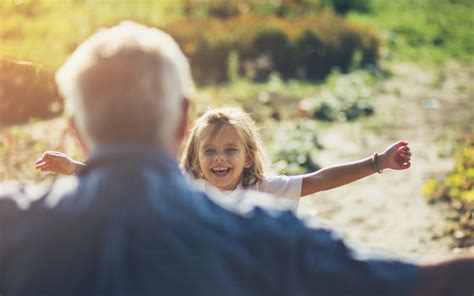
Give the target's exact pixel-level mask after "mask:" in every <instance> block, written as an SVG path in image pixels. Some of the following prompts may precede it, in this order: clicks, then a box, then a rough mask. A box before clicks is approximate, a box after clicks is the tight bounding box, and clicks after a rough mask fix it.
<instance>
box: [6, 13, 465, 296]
mask: <svg viewBox="0 0 474 296" xmlns="http://www.w3.org/2000/svg"><path fill="white" fill-rule="evenodd" d="M57 82H58V84H59V87H60V90H61V92H62V94H63V95H64V97H65V98H66V99H67V103H68V107H69V109H70V110H72V112H73V113H72V115H73V123H74V126H75V127H76V128H77V130H78V132H79V134H80V135H81V136H82V137H83V140H84V141H85V143H86V144H87V146H88V147H91V148H92V153H91V155H90V157H89V159H88V161H87V162H88V165H87V166H86V168H85V169H84V170H83V171H82V172H80V174H79V175H78V176H74V177H67V178H64V179H61V180H60V181H58V182H56V183H55V184H54V185H53V186H52V187H51V188H45V189H41V188H33V187H30V186H26V187H17V186H16V185H1V190H0V294H1V295H156V294H162V295H200V294H202V295H309V294H313V295H397V296H399V295H462V294H460V293H466V294H465V295H471V294H470V293H472V290H470V289H472V288H473V284H472V281H469V280H472V274H473V270H474V268H473V265H474V263H473V260H472V258H471V259H468V258H464V259H458V260H455V261H445V262H443V263H440V264H432V265H429V266H418V265H415V264H411V263H406V262H402V261H398V260H393V259H389V258H381V257H374V256H372V257H371V256H370V255H368V254H364V255H362V254H360V253H356V252H355V251H354V250H352V249H349V248H348V247H347V246H346V245H345V244H344V242H343V241H342V240H341V239H339V238H338V237H337V236H336V235H334V234H333V233H332V232H330V231H328V230H325V229H322V228H310V227H308V226H306V224H305V223H304V222H303V221H301V220H299V219H297V218H296V217H295V216H294V214H293V213H292V211H291V210H285V209H284V208H282V207H280V208H279V209H277V208H278V207H276V206H275V207H273V208H272V209H270V206H271V205H270V206H268V205H267V206H266V207H265V209H263V207H254V204H253V201H252V198H253V197H254V196H249V197H244V198H243V199H241V200H240V202H239V203H226V204H220V203H219V202H218V201H216V200H214V199H212V198H211V197H207V196H205V195H204V194H202V193H198V192H195V191H193V190H191V189H190V188H188V185H187V183H186V182H185V180H184V179H183V177H182V175H181V174H180V172H179V170H178V168H177V165H176V162H175V157H174V155H175V153H176V152H177V150H178V147H179V144H180V141H181V139H182V138H183V137H184V134H185V128H186V111H187V108H188V102H187V100H186V98H187V97H189V96H190V95H191V93H192V91H193V83H192V79H191V76H190V71H189V67H188V63H187V61H186V58H185V57H184V55H183V54H182V52H181V50H180V49H179V47H178V45H177V44H176V43H175V42H174V40H173V39H172V38H171V37H170V36H168V35H167V34H165V33H163V32H161V31H159V30H157V29H153V28H148V27H145V26H142V25H139V24H135V23H131V22H126V23H122V24H120V25H118V26H116V27H113V28H111V29H107V30H103V31H100V32H98V33H96V34H95V35H93V36H92V37H90V38H89V39H88V40H86V41H85V42H84V43H83V44H81V45H80V46H79V47H78V49H77V50H76V51H75V52H74V53H73V55H72V56H71V58H70V59H69V60H68V61H67V62H66V64H65V65H64V66H63V67H62V68H61V69H60V70H59V71H58V74H57ZM257 200H258V201H260V202H262V201H264V202H265V203H267V204H269V203H270V204H271V203H273V202H276V201H274V200H273V199H270V198H268V197H266V196H258V198H257ZM456 289H458V290H456ZM466 291H467V292H466Z"/></svg>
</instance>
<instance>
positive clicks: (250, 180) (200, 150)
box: [36, 108, 411, 204]
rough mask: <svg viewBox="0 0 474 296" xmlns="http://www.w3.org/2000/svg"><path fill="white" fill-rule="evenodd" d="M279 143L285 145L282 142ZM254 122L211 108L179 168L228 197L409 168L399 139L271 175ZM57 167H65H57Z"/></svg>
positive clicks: (288, 192)
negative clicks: (330, 162) (302, 170)
mask: <svg viewBox="0 0 474 296" xmlns="http://www.w3.org/2000/svg"><path fill="white" fill-rule="evenodd" d="M282 145H284V143H282ZM262 147H263V146H262V141H261V139H260V135H259V133H258V130H257V127H256V125H255V122H254V121H253V120H252V118H251V117H250V116H249V115H248V114H247V113H245V112H244V111H242V110H241V109H239V108H221V109H211V110H209V111H207V112H206V113H205V114H203V115H202V116H201V117H200V118H199V119H198V120H197V121H196V123H195V125H194V127H193V128H192V131H191V134H190V136H189V138H188V141H187V143H186V145H185V147H184V151H183V155H182V158H181V167H182V169H183V170H184V172H185V173H187V174H188V175H189V176H190V177H191V179H193V181H195V182H194V183H195V184H196V186H197V187H198V189H200V190H202V191H205V192H207V193H211V192H213V193H215V191H216V189H217V190H218V191H219V192H220V193H222V194H224V195H231V194H232V193H233V192H236V191H238V190H256V191H261V192H266V193H269V194H272V195H274V196H277V197H280V198H285V199H289V200H292V201H294V202H295V203H296V204H297V203H298V201H299V198H300V197H303V196H306V195H309V194H312V193H315V192H318V191H323V190H328V189H332V188H335V187H339V186H342V185H345V184H347V183H350V182H353V181H355V180H358V179H361V178H363V177H366V176H369V175H371V174H373V173H375V172H378V173H382V171H383V170H384V169H388V168H390V169H395V170H404V169H407V168H409V167H410V156H411V153H410V149H409V147H408V143H407V142H404V141H399V142H396V143H394V144H392V145H390V146H389V147H388V148H387V149H386V150H385V151H384V152H382V153H380V154H378V153H374V154H373V155H372V156H370V157H366V158H364V159H361V160H358V161H354V162H351V163H345V164H340V165H335V166H331V167H327V168H324V169H321V170H318V171H316V172H312V173H308V174H302V175H295V176H272V175H271V174H270V173H269V170H268V168H267V166H266V157H265V153H264V150H263V148H262ZM83 165H84V164H82V163H80V162H76V161H74V160H72V159H70V158H69V157H68V156H67V155H65V154H63V153H60V152H53V151H49V152H45V153H44V154H43V156H42V157H41V158H40V159H39V160H38V161H37V165H36V167H37V168H39V169H41V170H42V171H53V172H58V173H66V174H71V173H74V171H76V170H77V168H80V167H82V166H83ZM58 168H67V169H61V170H59V169H58Z"/></svg>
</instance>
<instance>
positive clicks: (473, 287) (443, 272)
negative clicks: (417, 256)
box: [413, 256, 474, 296]
mask: <svg viewBox="0 0 474 296" xmlns="http://www.w3.org/2000/svg"><path fill="white" fill-rule="evenodd" d="M413 295H414V296H422V295H430V296H431V295H432V296H438V295H439V296H444V295H452V296H464V295H465V296H473V295H474V256H466V257H460V258H456V259H450V260H444V261H441V262H437V263H431V264H425V265H422V266H421V269H420V277H419V280H418V282H417V284H416V286H415V291H414V293H413Z"/></svg>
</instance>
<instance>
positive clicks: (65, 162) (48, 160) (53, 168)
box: [35, 151, 78, 175]
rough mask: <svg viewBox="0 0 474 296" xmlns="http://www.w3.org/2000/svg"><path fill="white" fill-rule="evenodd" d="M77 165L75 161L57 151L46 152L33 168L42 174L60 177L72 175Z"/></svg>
mask: <svg viewBox="0 0 474 296" xmlns="http://www.w3.org/2000/svg"><path fill="white" fill-rule="evenodd" d="M77 165H78V162H77V161H75V160H73V159H72V158H70V157H69V156H67V155H66V154H64V153H62V152H59V151H46V152H44V153H43V155H42V156H41V157H40V158H39V159H38V160H37V161H36V163H35V167H36V168H37V169H39V170H41V171H42V172H53V173H57V174H62V175H72V174H73V173H74V172H75V171H76V169H77Z"/></svg>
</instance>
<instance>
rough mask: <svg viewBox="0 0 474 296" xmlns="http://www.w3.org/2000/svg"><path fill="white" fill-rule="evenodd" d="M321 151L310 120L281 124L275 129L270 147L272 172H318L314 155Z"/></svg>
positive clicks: (312, 122)
mask: <svg viewBox="0 0 474 296" xmlns="http://www.w3.org/2000/svg"><path fill="white" fill-rule="evenodd" d="M318 149H322V146H321V144H320V143H319V141H318V137H317V134H316V123H315V122H314V121H311V120H299V121H296V123H295V122H282V123H281V124H280V125H279V126H278V127H276V132H275V133H274V134H273V139H272V145H271V147H270V151H271V155H272V160H273V167H272V168H273V171H274V172H275V173H277V174H289V175H295V174H302V173H308V172H313V171H316V170H319V169H320V168H321V167H320V166H319V165H318V164H317V162H316V157H315V154H316V152H317V150H318Z"/></svg>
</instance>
